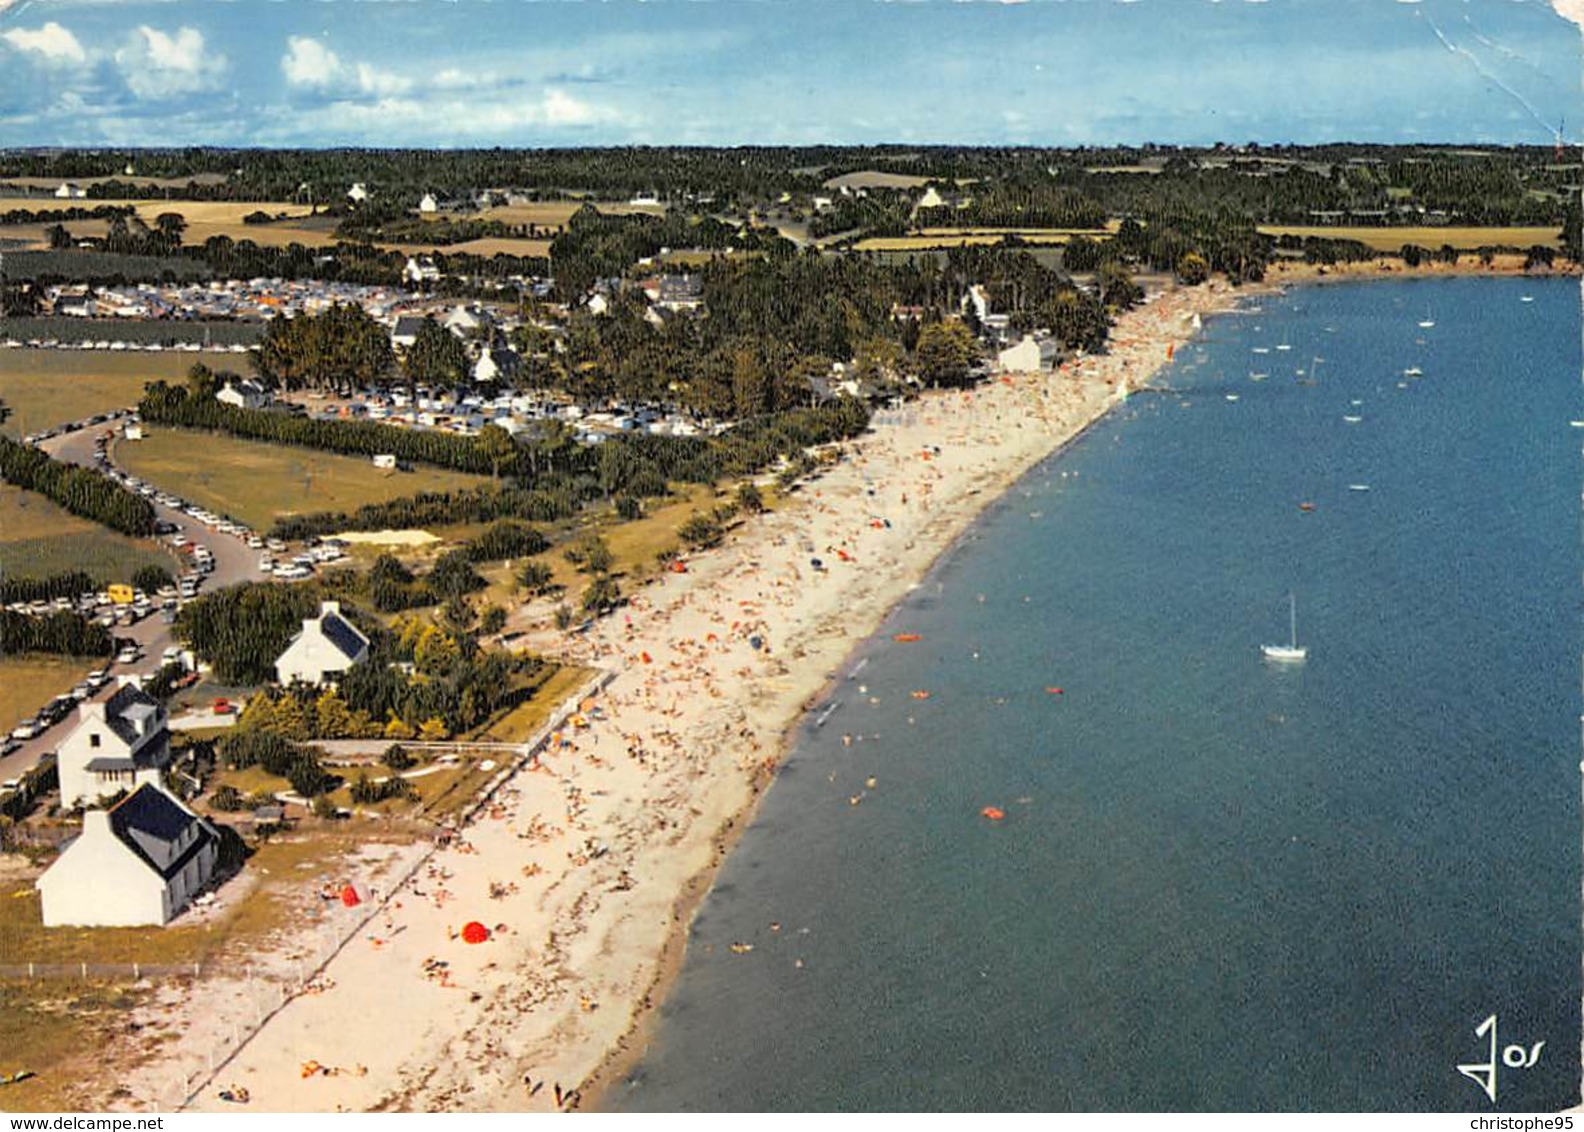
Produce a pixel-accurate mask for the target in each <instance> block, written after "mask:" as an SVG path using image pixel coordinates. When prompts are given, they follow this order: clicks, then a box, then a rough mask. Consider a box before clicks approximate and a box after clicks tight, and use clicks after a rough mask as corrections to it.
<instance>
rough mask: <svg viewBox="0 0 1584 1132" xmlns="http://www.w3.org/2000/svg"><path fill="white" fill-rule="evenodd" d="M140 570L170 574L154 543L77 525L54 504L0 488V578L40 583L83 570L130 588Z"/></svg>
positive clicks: (81, 521)
mask: <svg viewBox="0 0 1584 1132" xmlns="http://www.w3.org/2000/svg"><path fill="white" fill-rule="evenodd" d="M141 566H159V567H162V568H164V569H166V570H172V571H174V568H175V566H176V562H175V560H174V559H173V558H171V557H170V556H169V555H168V554H166V553H165V552H164V551H162V550H159V549H158V546H157V544H156V543H154V542H152V541H150V542H142V541H139V540H137V539H132V538H128V537H127V536H126V535H122V534H117V533H116V532H115V531H112V530H109V529H107V528H105V527H101V526H99V525H98V524H97V523H92V522H89V521H88V520H87V519H79V518H78V517H77V516H75V515H73V514H72V513H71V512H69V511H67V510H66V509H65V508H63V507H59V506H57V505H56V504H55V503H54V502H53V501H51V500H49V499H46V498H45V497H44V496H42V495H38V494H35V493H34V492H31V491H23V490H22V489H21V488H19V487H13V486H11V485H10V484H0V574H4V575H6V576H8V577H15V578H41V577H46V576H48V575H50V574H64V573H66V572H68V571H71V570H84V571H86V572H87V573H88V574H89V575H90V576H92V577H93V578H96V579H98V580H99V581H101V582H105V583H109V582H130V581H131V580H132V575H133V574H134V573H136V572H137V570H138V568H139V567H141Z"/></svg>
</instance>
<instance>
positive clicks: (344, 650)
mask: <svg viewBox="0 0 1584 1132" xmlns="http://www.w3.org/2000/svg"><path fill="white" fill-rule="evenodd" d="M319 631H320V632H321V633H323V634H324V636H325V640H327V641H329V642H330V643H331V644H332V645H334V646H335V647H336V649H337V650H338V651H339V652H340V653H341V654H342V655H343V656H345V657H346V658H347V659H348V660H356V659H357V657H358V653H360V652H362V651H363V650H364V649H366V648H368V640H367V639H366V638H365V637H364V636H363V634H362V633H359V632H358V631H357V630H356V629H354V628H353V627H352V626H351V625H349V624H348V623H347V622H346V619H345V618H343V617H342V616H341V615H340V614H337V613H326V614H324V615H323V616H322V617H320V618H319Z"/></svg>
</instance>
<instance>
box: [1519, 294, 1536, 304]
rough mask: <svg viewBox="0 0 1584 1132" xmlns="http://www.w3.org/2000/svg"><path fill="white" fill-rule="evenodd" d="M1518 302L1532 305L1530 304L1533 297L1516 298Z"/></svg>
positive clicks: (1522, 296) (1521, 296) (1520, 296)
mask: <svg viewBox="0 0 1584 1132" xmlns="http://www.w3.org/2000/svg"><path fill="white" fill-rule="evenodd" d="M1518 301H1519V302H1520V303H1532V302H1534V296H1533V295H1519V296H1518Z"/></svg>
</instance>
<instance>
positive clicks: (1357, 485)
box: [1348, 483, 1370, 491]
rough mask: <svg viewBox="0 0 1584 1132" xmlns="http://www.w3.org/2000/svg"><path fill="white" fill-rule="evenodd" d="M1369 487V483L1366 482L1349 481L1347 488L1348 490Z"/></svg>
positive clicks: (1365, 489)
mask: <svg viewBox="0 0 1584 1132" xmlns="http://www.w3.org/2000/svg"><path fill="white" fill-rule="evenodd" d="M1369 489H1370V485H1369V484H1367V483H1350V484H1348V490H1349V491H1368V490H1369Z"/></svg>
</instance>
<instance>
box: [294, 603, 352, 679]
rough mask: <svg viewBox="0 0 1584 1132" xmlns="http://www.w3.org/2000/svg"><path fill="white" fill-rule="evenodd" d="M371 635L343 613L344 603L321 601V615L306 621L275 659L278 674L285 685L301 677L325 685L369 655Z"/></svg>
mask: <svg viewBox="0 0 1584 1132" xmlns="http://www.w3.org/2000/svg"><path fill="white" fill-rule="evenodd" d="M368 651H369V642H368V638H367V637H365V636H364V635H363V634H362V633H360V632H358V631H357V629H356V628H355V627H354V626H353V625H352V623H351V622H350V621H348V620H347V619H346V618H345V617H343V616H342V615H341V603H340V602H338V601H322V602H320V603H319V616H318V617H310V618H307V619H305V620H304V621H303V627H302V632H300V633H298V634H297V635H296V636H295V637H293V638H292V639H291V644H289V645H287V646H286V651H285V652H283V653H281V655H280V659H279V660H277V661H276V662H275V677H276V679H278V680H279V681H280V682H281V683H282V684H290V683H291V682H292V681H294V680H301V681H303V682H304V683H307V684H322V683H324V680H325V677H327V676H336V675H338V674H340V673H342V672H345V671H346V670H347V669H349V668H351V667H352V666H353V665H354V664H361V663H362V662H363V661H364V660H366V659H367V658H368Z"/></svg>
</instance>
